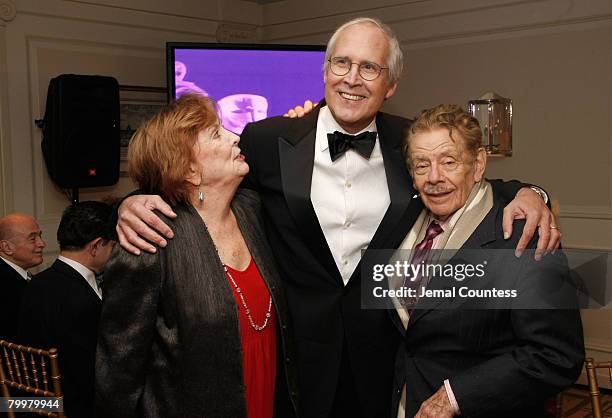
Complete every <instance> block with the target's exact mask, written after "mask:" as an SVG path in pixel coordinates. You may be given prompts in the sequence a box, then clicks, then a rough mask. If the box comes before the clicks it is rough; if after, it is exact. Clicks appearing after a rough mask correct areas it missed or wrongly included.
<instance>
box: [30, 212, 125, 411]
mask: <svg viewBox="0 0 612 418" xmlns="http://www.w3.org/2000/svg"><path fill="white" fill-rule="evenodd" d="M113 224H114V210H113V208H112V207H111V206H109V205H107V204H105V203H102V202H93V201H88V202H80V203H76V204H73V205H71V206H69V207H68V208H67V209H66V210H65V211H64V214H63V215H62V219H61V220H60V224H59V227H58V229H57V241H58V243H59V246H60V254H59V257H58V258H57V260H55V263H53V265H52V266H51V267H49V268H48V269H46V270H44V271H43V272H41V273H39V274H37V275H36V276H34V278H33V279H32V283H31V284H30V285H29V286H28V288H27V289H26V290H25V292H24V294H23V300H22V303H21V314H20V315H19V317H20V318H19V339H20V341H22V342H23V343H25V344H28V345H31V346H34V347H41V348H45V349H48V348H51V347H55V348H57V349H58V350H59V353H60V355H59V362H60V370H61V373H62V388H63V390H64V396H65V402H64V408H65V410H66V413H67V415H68V416H74V417H82V418H87V417H93V399H94V369H95V359H96V343H97V336H98V322H99V318H100V310H101V307H102V292H101V289H100V288H99V287H98V283H97V282H96V275H99V274H100V273H102V271H103V270H104V267H105V265H106V262H107V261H108V259H109V257H110V254H111V251H112V249H113V245H114V243H115V239H116V238H115V231H114V225H113Z"/></svg>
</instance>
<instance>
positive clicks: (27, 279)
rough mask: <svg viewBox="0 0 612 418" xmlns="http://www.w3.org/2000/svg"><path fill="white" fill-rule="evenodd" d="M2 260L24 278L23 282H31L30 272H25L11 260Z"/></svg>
mask: <svg viewBox="0 0 612 418" xmlns="http://www.w3.org/2000/svg"><path fill="white" fill-rule="evenodd" d="M0 258H1V259H2V260H4V262H5V263H6V264H8V265H9V266H11V267H12V268H13V270H15V271H16V272H17V273H19V275H20V276H21V277H23V280H25V281H26V282H29V281H30V276H28V272H27V271H26V270H24V269H23V268H21V267H19V266H18V265H17V264H15V263H13V262H12V261H10V260H7V259H6V258H4V257H0Z"/></svg>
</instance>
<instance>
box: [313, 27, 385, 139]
mask: <svg viewBox="0 0 612 418" xmlns="http://www.w3.org/2000/svg"><path fill="white" fill-rule="evenodd" d="M388 54H389V42H388V40H387V37H386V36H385V34H384V32H383V31H382V30H381V29H379V28H378V27H376V26H375V25H373V24H370V23H360V24H355V25H351V26H349V27H347V28H346V29H345V30H344V31H342V33H341V34H340V36H339V37H338V41H337V42H336V45H335V48H334V50H333V51H332V53H331V57H332V58H335V57H342V58H346V59H347V60H348V61H351V62H353V63H358V64H361V63H367V62H372V63H375V64H378V65H379V66H381V67H388V65H387V56H388ZM358 67H359V66H358V65H352V66H351V70H350V71H349V72H348V74H346V75H344V76H337V75H335V74H334V73H332V72H331V69H330V68H329V66H327V67H326V70H325V75H324V79H325V101H326V102H327V106H328V107H329V109H330V111H331V112H332V115H333V116H334V119H336V121H337V122H338V124H339V125H340V126H341V127H342V128H343V129H345V130H346V131H347V132H349V133H356V132H359V131H360V130H362V129H364V128H365V127H367V126H368V125H369V124H370V122H372V120H373V119H374V118H375V116H376V113H377V112H378V111H379V110H380V108H381V106H382V104H383V102H384V101H385V99H387V98H389V97H391V96H392V95H393V93H395V89H396V88H397V83H396V82H395V83H391V84H389V71H388V70H386V69H385V70H382V72H381V74H380V76H379V77H378V78H376V79H375V80H372V81H366V80H364V79H363V78H361V77H360V76H359V68H358Z"/></svg>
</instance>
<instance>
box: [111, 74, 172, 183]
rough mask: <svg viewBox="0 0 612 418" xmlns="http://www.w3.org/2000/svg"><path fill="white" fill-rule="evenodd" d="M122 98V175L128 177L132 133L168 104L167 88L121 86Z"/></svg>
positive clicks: (120, 106)
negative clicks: (128, 153)
mask: <svg viewBox="0 0 612 418" xmlns="http://www.w3.org/2000/svg"><path fill="white" fill-rule="evenodd" d="M120 98H121V103H120V105H119V112H120V115H121V117H120V127H119V131H120V138H121V163H120V176H121V177H127V150H128V146H129V145H130V140H131V139H132V135H134V132H136V129H138V128H139V127H140V125H141V124H142V123H143V122H146V121H147V120H149V119H150V118H151V117H153V116H154V115H155V114H156V113H157V112H159V111H160V110H161V108H162V107H163V106H165V105H166V100H167V99H166V98H167V93H166V89H165V88H161V87H144V86H121V88H120Z"/></svg>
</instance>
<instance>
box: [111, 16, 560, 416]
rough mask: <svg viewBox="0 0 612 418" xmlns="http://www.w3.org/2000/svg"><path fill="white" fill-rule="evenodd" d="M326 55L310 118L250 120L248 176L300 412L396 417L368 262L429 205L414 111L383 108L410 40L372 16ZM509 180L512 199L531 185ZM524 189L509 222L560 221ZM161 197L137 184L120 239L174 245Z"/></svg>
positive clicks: (392, 349)
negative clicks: (413, 145)
mask: <svg viewBox="0 0 612 418" xmlns="http://www.w3.org/2000/svg"><path fill="white" fill-rule="evenodd" d="M325 59H326V62H325V71H324V80H325V103H324V104H322V105H321V106H319V107H318V108H317V109H316V110H315V111H313V112H312V113H310V114H309V115H307V116H306V117H303V118H299V119H289V118H282V117H276V118H270V119H265V120H263V121H260V122H257V123H253V124H250V125H247V126H246V128H245V130H244V131H243V133H242V135H241V143H240V146H241V148H242V150H243V153H244V155H245V157H246V161H247V162H248V163H249V166H250V172H249V174H248V176H247V178H246V179H245V181H244V184H243V187H248V188H252V189H254V190H256V191H257V192H258V193H259V195H260V197H261V199H262V205H263V209H264V221H265V227H266V234H267V237H268V239H269V241H270V244H271V246H272V248H273V250H274V253H275V255H276V259H277V262H278V265H279V269H280V271H281V276H282V278H283V280H284V282H283V283H284V285H285V290H286V293H287V298H288V302H289V309H290V313H291V316H292V320H293V324H294V330H295V338H296V344H297V350H298V353H297V358H295V359H294V358H287V359H285V361H287V362H293V361H297V366H298V374H299V380H300V415H301V416H302V417H307V418H314V417H317V418H318V417H321V418H326V417H341V416H351V417H376V418H378V417H387V416H389V415H390V412H391V411H390V410H391V387H392V377H393V363H394V358H395V353H396V350H397V347H398V344H399V341H400V338H401V335H400V334H399V333H398V332H397V330H396V329H394V326H393V324H392V322H391V321H390V320H389V315H388V313H387V312H385V311H382V310H366V309H362V308H361V299H360V280H361V279H360V276H361V275H360V267H359V263H360V258H361V250H362V249H379V248H397V245H399V244H400V243H401V241H402V239H403V237H404V236H405V235H406V233H407V232H408V230H409V229H410V227H411V225H412V223H414V220H415V219H416V217H417V216H418V214H419V212H420V210H421V208H422V206H421V204H420V203H419V202H416V199H413V195H414V193H415V192H414V189H413V187H412V181H411V178H410V175H409V174H408V171H407V170H406V168H405V164H404V158H403V156H402V150H401V144H402V131H403V129H405V128H406V127H407V126H408V125H409V123H410V121H409V120H407V119H404V118H401V117H398V116H393V115H389V114H386V113H382V112H380V108H381V106H382V104H383V102H384V101H385V100H386V99H387V98H389V97H391V96H392V95H393V94H394V92H395V90H396V88H397V83H398V80H399V77H400V74H401V70H402V52H401V50H400V47H399V42H398V40H397V38H396V37H395V35H394V34H393V33H392V31H391V29H390V28H389V27H387V26H386V25H384V24H382V23H381V22H380V21H378V20H376V19H371V18H360V19H355V20H353V21H350V22H347V23H346V24H344V25H342V26H341V27H340V28H339V29H338V30H337V31H336V32H335V33H334V34H333V36H332V37H331V39H330V41H329V43H328V46H327V51H326V56H325ZM497 186H499V188H500V190H501V191H502V192H503V193H504V194H507V195H508V196H510V200H511V197H514V196H515V194H517V192H518V191H519V189H520V188H521V187H522V185H521V184H520V183H518V182H510V183H504V184H500V183H498V184H497ZM519 196H520V198H519V199H517V200H516V201H514V202H513V204H512V206H510V207H509V209H508V210H507V213H508V217H507V219H506V224H507V228H508V230H509V229H510V228H511V224H512V217H513V216H512V215H513V213H519V212H520V213H523V212H528V213H526V216H527V218H528V220H529V222H530V224H531V233H533V230H534V229H535V227H536V225H538V224H541V225H544V226H545V228H546V231H550V229H549V225H550V223H551V220H552V217H551V216H550V214H549V212H548V210H547V209H546V208H545V205H544V203H543V202H542V200H541V199H540V197H539V196H538V195H537V194H536V193H535V192H533V191H531V190H529V189H524V190H521V192H520V193H519ZM413 202H416V203H413ZM519 207H520V208H521V209H519ZM153 208H155V209H159V210H161V211H162V212H163V213H164V214H166V215H168V216H173V213H172V211H171V210H170V208H169V207H168V206H167V205H166V204H165V203H164V202H163V201H162V200H161V199H160V198H159V197H157V196H132V197H129V198H127V199H126V200H125V201H124V202H123V204H122V206H121V208H120V211H119V217H120V219H119V224H118V227H117V232H118V233H119V238H120V242H121V244H122V245H123V246H124V247H125V248H126V249H127V250H129V251H131V252H133V253H134V254H138V253H139V251H140V249H143V250H145V251H151V252H154V251H155V247H154V246H153V245H151V244H150V242H153V243H156V244H158V245H162V246H163V245H165V240H164V239H163V238H162V237H161V236H160V235H159V234H157V233H156V232H155V230H156V231H158V232H160V233H161V234H163V235H165V236H166V237H169V238H171V237H172V231H171V230H170V229H169V228H168V227H167V226H166V225H164V224H163V223H162V222H161V221H160V220H159V219H158V218H156V217H155V215H154V214H153V213H152V212H151V210H152V209H153ZM149 225H150V226H151V227H152V228H150V227H149ZM526 231H527V234H526V235H527V236H528V238H530V236H529V230H528V229H526ZM528 238H526V240H527V241H528ZM550 238H551V234H550V233H549V232H547V233H546V236H545V237H543V241H542V243H541V244H540V245H541V247H540V249H541V250H542V251H544V250H546V249H552V248H555V247H556V246H557V245H558V241H559V235H556V234H553V236H552V239H550ZM147 240H148V241H149V242H147ZM549 246H550V248H549Z"/></svg>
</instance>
